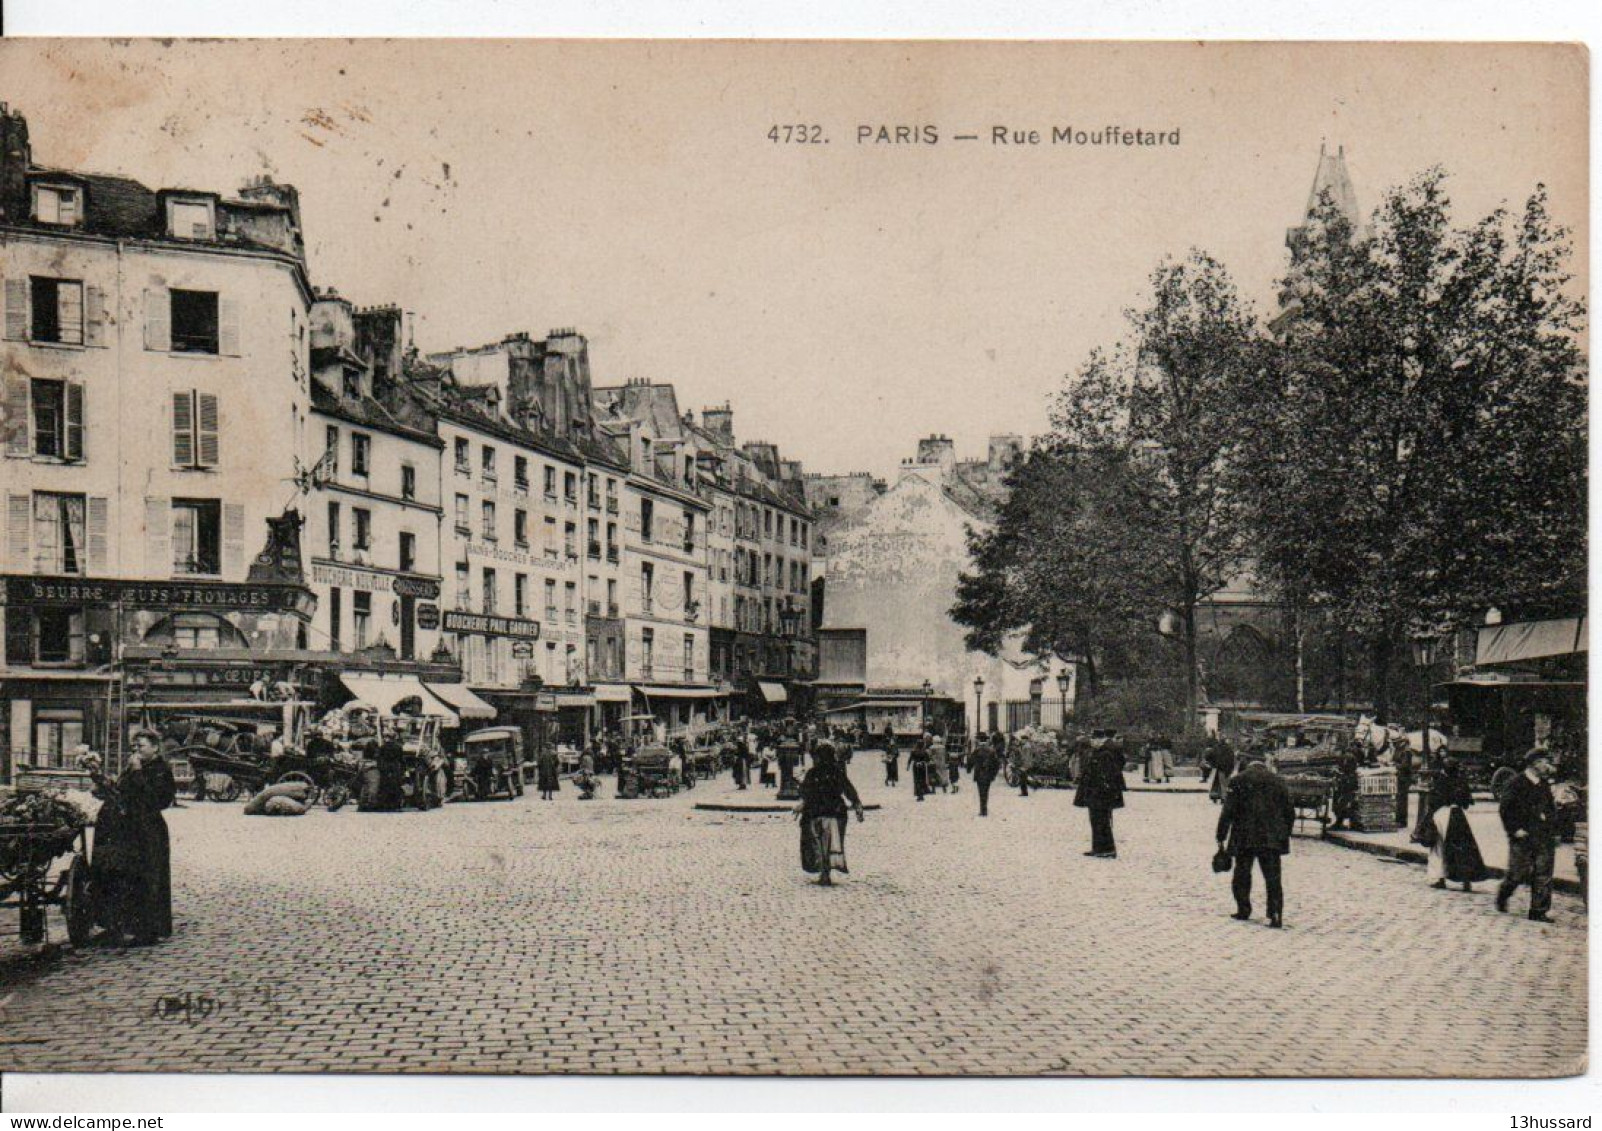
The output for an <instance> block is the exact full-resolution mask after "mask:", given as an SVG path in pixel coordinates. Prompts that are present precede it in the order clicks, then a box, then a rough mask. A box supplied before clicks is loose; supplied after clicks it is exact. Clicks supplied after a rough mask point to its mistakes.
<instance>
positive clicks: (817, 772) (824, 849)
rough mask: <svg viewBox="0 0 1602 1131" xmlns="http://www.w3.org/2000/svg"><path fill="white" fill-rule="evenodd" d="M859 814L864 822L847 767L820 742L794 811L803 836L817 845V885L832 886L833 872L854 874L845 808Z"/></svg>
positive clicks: (832, 749) (829, 748)
mask: <svg viewBox="0 0 1602 1131" xmlns="http://www.w3.org/2000/svg"><path fill="white" fill-rule="evenodd" d="M848 805H849V806H850V807H851V808H852V809H854V810H856V814H857V820H858V821H859V822H860V821H861V820H862V799H861V798H860V797H858V796H857V788H856V786H854V785H852V784H851V779H850V778H849V777H847V776H846V772H845V767H843V766H842V765H841V764H840V760H839V758H838V757H836V755H835V752H834V747H833V746H832V745H831V744H830V743H827V742H820V743H818V744H817V745H816V746H815V747H813V750H812V768H811V769H810V770H808V771H807V774H806V777H805V778H803V779H802V780H801V803H800V804H799V805H797V806H796V807H795V811H796V815H797V816H798V817H799V818H800V819H801V821H802V823H803V826H804V828H803V831H802V835H803V836H806V835H808V833H810V835H811V836H812V838H813V842H814V844H815V845H816V851H817V860H818V883H819V884H820V885H822V886H823V887H829V886H831V885H833V883H834V880H833V879H831V878H830V875H831V873H833V872H847V873H849V872H850V871H851V869H850V868H848V867H846V854H845V834H846V807H847V806H848Z"/></svg>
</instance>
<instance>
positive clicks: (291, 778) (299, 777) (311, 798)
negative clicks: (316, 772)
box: [273, 770, 323, 809]
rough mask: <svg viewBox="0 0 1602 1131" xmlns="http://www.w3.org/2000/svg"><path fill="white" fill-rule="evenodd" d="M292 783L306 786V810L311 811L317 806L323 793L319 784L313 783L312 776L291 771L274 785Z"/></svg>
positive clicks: (298, 771)
mask: <svg viewBox="0 0 1602 1131" xmlns="http://www.w3.org/2000/svg"><path fill="white" fill-rule="evenodd" d="M291 782H300V783H302V784H304V785H305V786H306V798H305V801H306V808H308V809H310V808H311V807H312V806H313V805H316V804H317V799H318V798H319V797H321V796H322V794H323V791H322V790H321V789H320V788H319V787H318V785H317V783H316V782H314V781H312V779H311V775H310V774H307V773H304V772H302V771H300V770H290V771H289V773H287V774H284V775H282V776H281V777H280V778H279V779H278V780H277V781H276V782H274V783H273V784H274V785H288V784H290V783H291Z"/></svg>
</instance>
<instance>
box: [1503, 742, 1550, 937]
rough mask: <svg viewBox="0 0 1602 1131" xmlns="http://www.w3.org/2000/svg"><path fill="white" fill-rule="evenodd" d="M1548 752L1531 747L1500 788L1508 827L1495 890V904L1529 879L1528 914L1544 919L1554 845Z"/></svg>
mask: <svg viewBox="0 0 1602 1131" xmlns="http://www.w3.org/2000/svg"><path fill="white" fill-rule="evenodd" d="M1551 780H1552V757H1551V755H1550V754H1548V753H1547V752H1546V751H1545V750H1532V751H1530V753H1529V755H1528V756H1527V757H1526V758H1525V760H1524V772H1523V773H1522V774H1520V775H1519V776H1518V777H1516V778H1514V779H1513V780H1512V781H1510V782H1508V783H1507V786H1506V787H1505V788H1504V789H1503V791H1502V802H1501V811H1502V827H1503V828H1504V829H1506V830H1507V877H1506V878H1505V879H1503V881H1502V886H1501V887H1499V888H1498V889H1497V891H1496V909H1497V910H1498V911H1506V910H1507V901H1508V900H1509V899H1511V898H1512V897H1513V893H1514V892H1515V891H1517V890H1518V886H1519V885H1520V884H1529V885H1530V918H1531V919H1532V920H1534V921H1535V922H1537V923H1545V922H1548V920H1547V917H1546V916H1547V912H1548V911H1550V910H1551V909H1552V867H1553V856H1554V854H1555V853H1556V851H1557V801H1556V800H1555V799H1554V798H1553V796H1552V786H1551V784H1550V783H1551Z"/></svg>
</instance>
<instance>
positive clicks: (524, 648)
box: [512, 640, 534, 660]
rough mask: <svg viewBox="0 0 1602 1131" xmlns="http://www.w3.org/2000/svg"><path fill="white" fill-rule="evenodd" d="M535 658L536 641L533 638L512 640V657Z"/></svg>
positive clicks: (517, 658) (521, 658) (515, 658)
mask: <svg viewBox="0 0 1602 1131" xmlns="http://www.w3.org/2000/svg"><path fill="white" fill-rule="evenodd" d="M533 658H534V642H533V641H532V640H514V641H512V659H514V660H532V659H533Z"/></svg>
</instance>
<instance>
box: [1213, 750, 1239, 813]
mask: <svg viewBox="0 0 1602 1131" xmlns="http://www.w3.org/2000/svg"><path fill="white" fill-rule="evenodd" d="M1207 763H1208V765H1209V766H1211V767H1212V771H1213V784H1212V787H1211V788H1210V789H1208V791H1207V797H1208V799H1209V800H1210V801H1212V802H1213V804H1215V805H1222V804H1223V803H1224V796H1225V794H1226V793H1228V791H1229V779H1230V778H1231V777H1233V776H1234V774H1235V752H1234V751H1233V750H1231V749H1230V747H1229V743H1227V742H1225V741H1223V740H1222V739H1219V740H1218V741H1217V742H1216V743H1214V745H1213V748H1212V749H1211V750H1209V751H1208V752H1207Z"/></svg>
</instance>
